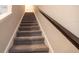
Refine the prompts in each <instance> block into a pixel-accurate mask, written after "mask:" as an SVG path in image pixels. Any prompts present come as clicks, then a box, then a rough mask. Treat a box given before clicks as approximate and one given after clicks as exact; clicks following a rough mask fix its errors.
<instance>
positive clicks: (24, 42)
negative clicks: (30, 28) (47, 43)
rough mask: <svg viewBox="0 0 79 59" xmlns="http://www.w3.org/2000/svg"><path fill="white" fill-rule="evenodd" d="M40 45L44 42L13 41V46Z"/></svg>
mask: <svg viewBox="0 0 79 59" xmlns="http://www.w3.org/2000/svg"><path fill="white" fill-rule="evenodd" d="M41 43H44V41H43V40H41V41H29V40H28V41H15V42H14V44H15V45H23V44H28V45H29V44H41Z"/></svg>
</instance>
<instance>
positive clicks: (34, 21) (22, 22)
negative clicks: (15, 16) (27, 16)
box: [21, 21, 37, 23]
mask: <svg viewBox="0 0 79 59" xmlns="http://www.w3.org/2000/svg"><path fill="white" fill-rule="evenodd" d="M21 23H37V22H35V21H34V22H33V21H22V22H21Z"/></svg>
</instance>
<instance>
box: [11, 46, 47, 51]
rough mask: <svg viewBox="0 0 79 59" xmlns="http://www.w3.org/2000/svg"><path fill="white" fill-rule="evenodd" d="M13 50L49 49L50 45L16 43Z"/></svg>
mask: <svg viewBox="0 0 79 59" xmlns="http://www.w3.org/2000/svg"><path fill="white" fill-rule="evenodd" d="M11 50H12V51H13V52H40V51H48V47H47V46H46V45H45V44H32V45H14V46H13V47H12V49H11Z"/></svg>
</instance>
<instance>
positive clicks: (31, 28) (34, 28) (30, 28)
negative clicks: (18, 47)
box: [19, 27, 40, 31]
mask: <svg viewBox="0 0 79 59" xmlns="http://www.w3.org/2000/svg"><path fill="white" fill-rule="evenodd" d="M19 30H20V31H27V30H40V28H39V27H28V28H25V27H20V28H19Z"/></svg>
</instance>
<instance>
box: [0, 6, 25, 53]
mask: <svg viewBox="0 0 79 59" xmlns="http://www.w3.org/2000/svg"><path fill="white" fill-rule="evenodd" d="M24 8H25V7H24V6H23V5H13V6H12V14H10V15H8V16H7V17H5V18H4V19H2V20H1V21H0V52H4V50H5V49H6V47H7V45H8V43H9V41H10V39H11V37H12V35H13V33H14V31H15V29H16V27H17V25H18V23H19V21H20V20H21V17H22V16H23V14H24V10H25V9H24Z"/></svg>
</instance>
